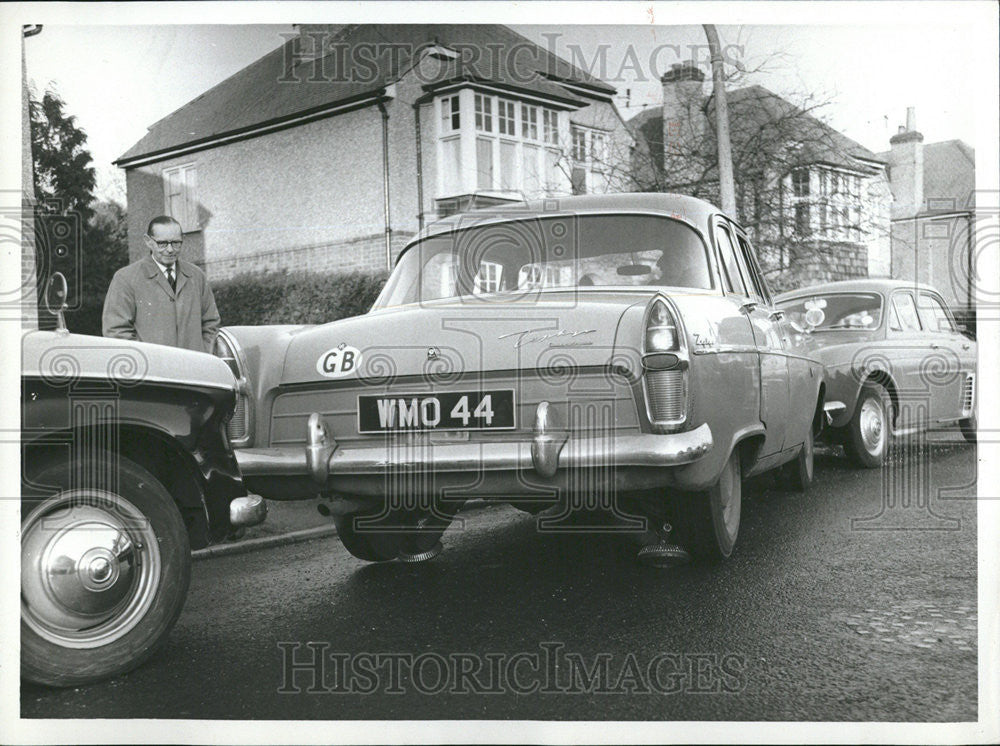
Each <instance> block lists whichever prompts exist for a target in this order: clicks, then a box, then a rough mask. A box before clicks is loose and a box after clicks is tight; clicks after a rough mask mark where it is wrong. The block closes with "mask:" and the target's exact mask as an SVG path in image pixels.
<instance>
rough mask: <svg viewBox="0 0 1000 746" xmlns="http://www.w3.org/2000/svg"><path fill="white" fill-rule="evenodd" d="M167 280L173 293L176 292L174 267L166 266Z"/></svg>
mask: <svg viewBox="0 0 1000 746" xmlns="http://www.w3.org/2000/svg"><path fill="white" fill-rule="evenodd" d="M167 282H169V283H170V289H171V290H173V291H174V292H175V293H176V292H177V278H176V277H174V268H173V267H167Z"/></svg>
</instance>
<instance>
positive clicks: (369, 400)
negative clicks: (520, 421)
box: [358, 389, 514, 433]
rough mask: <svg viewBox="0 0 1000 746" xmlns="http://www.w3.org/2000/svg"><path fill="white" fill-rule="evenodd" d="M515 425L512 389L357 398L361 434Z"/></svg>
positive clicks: (508, 428)
mask: <svg viewBox="0 0 1000 746" xmlns="http://www.w3.org/2000/svg"><path fill="white" fill-rule="evenodd" d="M513 427H514V391H513V389H501V390H499V391H453V392H448V393H442V394H402V395H393V396H359V397H358V432H361V433H382V432H398V431H412V430H511V429H513Z"/></svg>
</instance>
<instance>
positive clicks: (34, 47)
mask: <svg viewBox="0 0 1000 746" xmlns="http://www.w3.org/2000/svg"><path fill="white" fill-rule="evenodd" d="M653 20H658V21H659V22H658V23H655V24H649V25H641V26H640V25H627V26H626V25H620V26H611V25H602V26H573V25H565V24H563V25H550V26H538V25H532V26H525V25H513V27H514V28H515V29H516V30H518V31H519V32H520V33H522V34H523V35H525V36H526V37H528V38H529V39H531V40H532V41H536V42H538V43H540V44H542V45H544V46H547V47H550V48H553V49H554V50H555V51H556V52H557V53H558V54H560V56H562V57H564V58H565V59H568V60H570V61H575V62H578V63H580V64H582V65H585V66H588V67H591V69H592V70H593V71H594V72H595V74H598V75H599V77H601V78H603V79H604V80H606V81H607V82H609V83H611V84H612V85H614V86H616V87H617V88H618V91H619V96H618V98H617V100H616V101H617V104H618V106H619V108H620V109H621V111H622V114H623V116H624V117H625V118H626V119H628V118H630V117H632V116H634V115H635V114H637V113H638V112H639V111H641V110H642V108H643V106H644V105H646V106H648V105H657V104H659V103H660V98H661V93H660V83H659V76H660V75H661V74H662V73H663V72H664V71H665V70H666V69H669V67H670V65H671V64H672V63H676V62H679V61H682V60H684V59H687V58H689V56H690V55H691V51H692V47H693V48H694V52H695V54H698V55H702V56H703V55H704V51H703V49H704V44H705V41H704V32H703V31H702V28H701V27H700V26H692V25H660V24H661V23H663V20H664V19H653ZM292 30H293V29H292V26H291V25H288V24H286V25H160V26H154V25H145V26H140V25H132V26H80V25H75V26H68V25H59V24H47V25H45V26H44V28H43V31H42V33H41V34H39V35H37V36H33V37H30V38H28V39H27V40H26V41H25V60H26V69H27V76H28V80H29V85H32V86H33V87H34V88H35V90H37V91H42V90H45V89H46V88H53V89H55V90H56V91H58V93H59V94H60V95H61V96H62V98H63V99H64V101H65V102H66V109H67V111H68V112H69V113H70V114H72V115H74V116H75V117H76V118H77V122H78V124H79V125H80V126H81V127H82V128H83V129H84V130H85V131H86V133H87V136H88V146H89V148H90V151H91V153H92V155H93V157H94V162H95V167H96V169H97V177H98V189H97V193H98V196H99V197H104V198H108V197H111V198H115V199H118V200H119V201H122V202H124V201H125V193H124V178H123V175H122V173H121V171H120V170H119V169H117V168H116V167H115V166H113V165H112V161H113V160H114V159H115V158H117V157H118V156H120V155H121V154H122V153H124V152H125V151H126V150H127V149H128V148H129V147H130V146H131V145H132V144H134V143H135V142H136V141H137V140H139V139H140V138H141V137H142V136H143V134H144V133H145V131H146V129H147V127H149V126H150V125H151V124H153V123H154V122H156V121H157V120H159V119H161V118H162V117H164V116H166V115H168V114H169V113H171V112H172V111H174V110H175V109H177V108H179V107H180V106H182V105H183V104H185V103H187V102H188V101H190V100H191V99H193V98H195V97H197V96H199V95H200V94H202V93H204V92H205V91H206V90H208V89H209V88H211V87H212V86H213V85H215V84H217V83H219V82H221V81H222V80H224V79H225V78H227V77H229V76H230V75H232V74H233V73H235V72H237V71H238V70H240V69H242V68H243V67H245V66H246V65H248V64H250V63H251V62H253V61H254V60H256V59H258V58H259V57H261V56H263V55H264V54H265V53H266V52H268V51H270V50H271V49H274V48H275V47H277V46H279V45H280V44H281V43H282V42H283V41H284V37H283V36H282V34H288V33H290V32H292ZM719 33H720V36H721V38H722V43H723V45H730V46H729V49H730V55H731V57H732V59H734V60H739V61H740V62H741V63H742V66H743V68H744V70H746V71H747V72H746V73H745V74H744V76H743V78H742V79H741V80H739V81H737V82H735V83H734V86H736V87H738V86H741V85H747V84H758V85H763V86H765V87H766V88H769V89H770V90H772V91H774V92H775V93H778V94H779V95H783V96H785V97H787V98H788V99H789V100H790V101H792V102H793V103H799V102H802V101H805V100H806V99H807V98H809V97H811V98H812V100H813V101H822V102H829V103H828V104H827V105H825V106H822V107H821V108H820V109H819V110H818V113H819V114H820V115H821V116H822V117H824V118H825V119H826V120H827V121H829V122H830V123H831V124H832V125H833V126H835V127H836V128H838V129H839V130H840V131H842V132H844V133H845V134H846V135H848V136H849V137H852V138H854V139H855V140H857V141H858V142H860V143H861V144H862V145H864V146H866V147H868V148H869V149H871V150H873V151H876V152H878V151H882V150H887V149H888V139H889V137H890V136H891V135H892V134H894V133H895V132H896V128H897V126H898V125H900V124H902V123H903V122H904V121H905V116H906V108H907V107H908V106H913V107H915V108H916V117H917V128H918V129H919V130H920V131H921V132H922V133H923V134H924V138H925V142H936V141H939V140H949V139H953V138H958V139H961V140H964V141H966V142H967V143H969V144H971V145H973V146H975V144H976V133H975V106H976V101H977V97H979V96H981V95H982V91H981V90H979V89H978V88H977V80H976V75H975V68H974V62H973V58H972V56H971V45H970V43H969V30H968V28H967V27H964V28H963V27H961V26H958V25H953V26H952V25H949V24H948V23H947V22H936V23H933V24H930V23H925V24H923V25H909V26H904V25H899V24H891V25H887V24H885V23H880V24H878V25H842V26H830V25H826V26H815V25H813V26H810V25H760V24H757V25H743V26H719Z"/></svg>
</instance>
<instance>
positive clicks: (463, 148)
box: [435, 88, 570, 198]
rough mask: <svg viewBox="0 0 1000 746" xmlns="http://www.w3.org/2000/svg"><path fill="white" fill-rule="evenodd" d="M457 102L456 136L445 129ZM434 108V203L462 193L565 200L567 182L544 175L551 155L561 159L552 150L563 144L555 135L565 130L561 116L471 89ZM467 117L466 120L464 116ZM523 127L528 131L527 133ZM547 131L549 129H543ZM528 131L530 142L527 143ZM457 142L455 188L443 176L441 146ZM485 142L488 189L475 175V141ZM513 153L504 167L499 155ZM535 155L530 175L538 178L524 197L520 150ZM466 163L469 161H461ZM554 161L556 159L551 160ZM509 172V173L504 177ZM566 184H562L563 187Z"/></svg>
mask: <svg viewBox="0 0 1000 746" xmlns="http://www.w3.org/2000/svg"><path fill="white" fill-rule="evenodd" d="M453 99H460V101H461V103H460V107H461V108H460V110H459V113H460V115H461V113H462V111H463V110H464V111H465V113H466V116H460V117H459V121H460V127H459V129H458V130H454V129H451V128H450V125H451V124H452V120H451V119H450V117H451V113H452V112H451V109H450V107H451V103H450V102H451V101H452V100H453ZM435 105H436V106H437V107H438V108H437V113H438V116H437V121H438V128H437V142H438V148H437V151H438V153H437V155H438V198H443V197H450V196H454V195H458V194H463V193H474V192H483V191H492V192H498V193H505V194H516V195H517V196H518V197H521V196H522V195H523V196H526V197H529V198H531V197H540V196H553V195H558V194H568V193H569V191H570V186H569V182H568V178H567V177H566V176H565V175H564V174H562V173H561V172H560V173H558V174H551V173H549V170H550V168H549V167H550V166H551V163H552V158H551V154H553V153H556V154H558V155H561V153H560V152H559V150H558V147H557V144H558V143H559V142H560V141H562V140H564V139H565V135H564V134H560V133H559V130H560V129H564V128H566V126H567V120H566V117H567V116H568V115H567V114H566V113H565V112H563V111H560V110H557V109H554V108H550V107H547V106H545V105H543V104H534V103H528V102H524V101H520V100H518V99H516V98H513V97H507V96H504V95H503V94H499V93H498V94H493V93H490V92H488V91H482V90H479V89H474V88H462V89H460V91H459V92H457V93H454V92H449V93H447V94H444V95H443V96H441V97H439V98H437V99H436V103H435ZM469 112H471V114H470V113H469ZM526 125H527V127H528V128H527V129H526ZM546 128H548V129H546ZM531 130H533V131H534V134H535V137H531V136H530V135H531ZM452 139H459V140H460V143H461V144H460V146H459V147H458V152H459V164H458V167H457V170H458V172H459V174H460V175H461V176H460V178H459V183H452V180H453V178H452V176H451V175H450V174H447V173H446V172H445V160H446V157H445V154H444V147H443V146H442V145H443V143H446V142H448V141H450V140H452ZM483 140H488V141H490V143H491V144H492V150H491V164H490V166H491V169H492V179H490V186H489V187H487V186H486V185H485V184H481V183H480V180H481V178H482V176H481V174H480V169H479V163H480V153H482V152H483V151H481V150H480V148H481V147H482V145H481V144H480V141H483ZM511 146H513V148H514V151H513V153H514V157H513V162H510V159H508V161H507V162H506V170H505V169H504V165H505V161H504V158H503V157H502V151H503V150H504V149H505V147H506V148H508V149H509V148H510V147H511ZM527 147H531V148H534V149H535V152H534V154H533V155H535V157H536V158H537V162H536V163H535V168H534V169H533V170H534V171H536V172H537V173H538V175H539V179H538V182H539V183H538V188H537V190H536V189H535V187H534V186H532V191H531V193H527V191H526V190H527V185H526V183H525V182H526V176H527V171H526V164H525V161H524V159H525V157H526V153H525V148H527ZM467 158H471V159H472V160H471V161H466V159H467ZM556 160H557V161H558V157H557V158H556ZM508 172H510V173H508ZM564 182H565V183H564Z"/></svg>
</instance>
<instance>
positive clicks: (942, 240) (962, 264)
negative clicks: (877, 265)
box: [892, 215, 970, 308]
mask: <svg viewBox="0 0 1000 746" xmlns="http://www.w3.org/2000/svg"><path fill="white" fill-rule="evenodd" d="M969 229H970V225H969V217H968V216H967V215H958V216H952V217H940V218H933V217H925V218H916V219H913V218H911V219H903V220H894V221H893V223H892V276H893V277H894V278H896V279H901V280H915V281H917V282H925V283H927V284H928V285H932V286H933V287H935V288H936V289H937V290H938V291H939V292H940V293H941V295H942V297H944V300H945V302H946V303H948V305H950V306H952V307H953V308H961V307H965V306H967V305H968V304H969V266H968V262H969V256H970V249H969Z"/></svg>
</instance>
